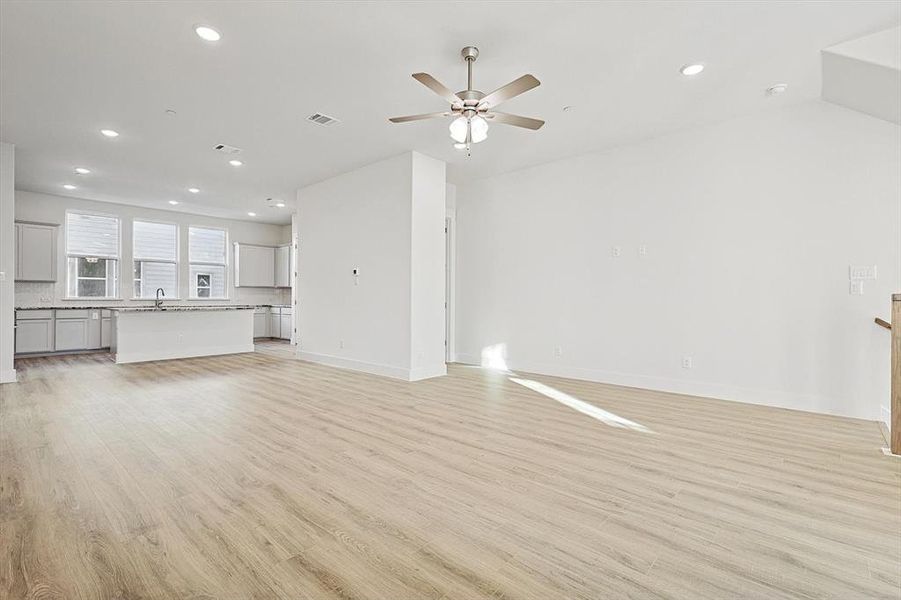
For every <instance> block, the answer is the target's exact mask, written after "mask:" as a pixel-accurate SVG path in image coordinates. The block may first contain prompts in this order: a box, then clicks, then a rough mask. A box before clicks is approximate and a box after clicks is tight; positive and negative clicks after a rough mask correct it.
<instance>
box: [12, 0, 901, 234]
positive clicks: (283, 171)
mask: <svg viewBox="0 0 901 600" xmlns="http://www.w3.org/2000/svg"><path fill="white" fill-rule="evenodd" d="M899 22H901V3H898V2H864V1H859V0H855V1H851V2H839V1H831V2H792V3H788V2H777V1H772V2H766V3H764V2H734V3H730V2H719V3H715V2H705V3H689V2H658V3H654V2H644V3H630V2H597V3H587V2H584V3H567V2H522V3H515V2H491V3H489V2H479V3H452V2H424V1H423V2H371V3H350V2H343V3H338V2H316V3H289V2H238V1H231V2H175V1H172V2H145V3H138V2H108V3H105V2H79V1H70V2H32V1H24V2H20V1H10V0H4V1H3V2H2V3H0V138H2V139H3V141H6V142H11V143H14V144H16V146H17V154H16V163H17V164H16V185H17V187H18V188H20V189H27V190H32V191H39V192H47V193H53V194H61V195H72V196H79V197H85V198H91V199H97V200H109V201H117V202H124V203H129V204H136V205H142V206H152V207H157V208H171V207H170V206H169V205H168V204H167V203H166V202H167V201H168V200H170V199H175V200H179V201H181V202H182V204H180V205H179V206H178V207H176V210H185V211H188V212H197V213H203V214H211V215H217V216H227V217H235V218H245V219H246V218H248V217H247V216H246V212H247V211H248V210H255V211H256V212H257V213H259V215H260V216H259V217H258V218H259V220H263V221H267V222H282V223H283V222H287V221H288V220H289V219H288V216H287V213H288V211H289V210H290V208H289V209H286V210H282V211H279V210H277V209H270V208H267V207H266V206H265V205H264V199H265V198H267V197H276V198H281V199H285V200H286V201H288V202H289V203H290V202H292V201H293V198H294V190H296V189H297V188H298V187H302V186H305V185H308V184H310V183H313V182H316V181H319V180H322V179H325V178H327V177H330V176H333V175H336V174H338V173H342V172H345V171H348V170H350V169H353V168H355V167H358V166H362V165H364V164H367V163H370V162H373V161H375V160H378V159H381V158H385V157H388V156H392V155H394V154H398V153H401V152H403V151H406V150H410V149H413V150H418V151H420V152H423V153H425V154H428V155H430V156H434V157H436V158H440V159H442V160H445V161H447V162H448V177H449V179H450V180H451V181H455V182H462V181H465V180H468V179H472V178H478V177H483V176H487V175H491V174H495V173H500V172H505V171H510V170H513V169H517V168H522V167H525V166H529V165H533V164H538V163H542V162H547V161H550V160H555V159H559V158H562V157H565V156H571V155H574V154H579V153H582V152H585V151H590V150H601V149H604V148H609V147H612V146H616V145H621V144H624V143H629V142H633V141H637V140H641V139H645V138H648V137H651V136H655V135H660V134H662V133H665V132H668V131H673V130H676V129H681V128H685V127H691V126H696V125H699V124H702V123H709V122H715V121H720V120H723V119H727V118H730V117H733V116H736V115H740V114H744V113H750V112H754V111H757V110H763V109H765V108H768V107H772V106H776V105H780V104H785V103H792V102H800V101H804V100H808V99H811V98H816V97H818V96H819V94H820V62H819V51H820V50H821V49H823V48H826V47H828V46H831V45H834V44H837V43H840V42H843V41H846V40H850V39H854V38H856V37H859V36H861V35H864V34H868V33H871V32H875V31H879V30H883V29H887V28H890V27H893V26H895V25H897V24H898V23H899ZM197 23H205V24H209V25H211V26H213V27H215V28H217V29H218V30H219V31H220V32H221V33H222V35H223V38H222V40H221V41H220V42H219V43H217V44H210V43H206V42H203V41H201V40H200V39H199V38H197V37H196V35H195V34H194V32H193V25H194V24H197ZM469 44H474V45H476V46H478V47H479V49H480V50H481V56H480V58H479V60H478V62H477V63H476V65H475V76H474V79H475V82H474V83H475V87H476V88H478V89H481V90H482V91H484V92H488V91H491V90H492V89H494V88H496V87H499V86H500V85H503V84H505V83H507V82H508V81H510V80H512V79H514V78H516V77H518V76H520V75H522V74H524V73H532V74H534V75H535V76H536V77H538V79H540V80H541V82H542V85H541V86H540V87H539V88H537V89H535V90H532V91H530V92H527V93H526V94H524V95H523V96H520V97H518V98H516V99H514V100H511V101H510V102H509V103H507V104H505V105H504V106H503V109H502V110H505V111H508V112H513V113H518V114H523V115H526V116H536V117H541V118H544V119H546V121H547V125H546V126H545V127H544V128H543V129H542V130H540V131H537V132H532V131H527V130H522V129H517V128H512V127H505V126H501V125H495V126H492V128H491V131H490V132H489V138H488V140H487V141H486V142H484V143H482V144H479V145H477V146H475V147H474V148H473V156H472V158H470V159H467V158H465V156H464V155H462V154H461V153H459V152H458V151H455V150H454V149H453V148H452V147H451V141H450V139H449V137H448V134H447V129H446V127H447V123H445V122H441V121H434V122H419V123H409V124H403V125H392V124H390V123H388V121H387V118H388V117H390V116H396V115H404V114H413V113H419V112H433V111H439V110H444V109H445V108H446V105H445V104H444V102H443V101H442V100H441V99H440V98H439V97H438V96H435V95H433V94H432V93H431V92H429V91H428V90H427V89H426V88H425V87H423V86H422V85H420V84H419V83H417V82H416V81H415V80H413V79H412V78H411V77H410V74H411V73H414V72H417V71H426V72H428V73H431V74H432V75H434V76H435V77H437V78H438V79H439V80H441V81H443V82H444V83H446V84H447V85H448V86H449V87H450V88H452V89H454V90H459V89H463V88H464V87H465V66H464V64H463V62H462V61H461V60H460V58H459V51H460V48H461V47H463V46H464V45H469ZM695 61H702V62H704V63H705V64H706V65H707V69H706V70H705V71H704V73H703V74H702V75H700V76H698V77H696V78H694V79H687V78H685V77H683V76H681V75H680V74H679V67H680V66H681V65H683V64H685V63H689V62H695ZM776 82H786V83H789V84H790V86H791V87H790V88H789V91H788V92H787V93H786V94H784V95H782V96H778V97H766V96H765V95H764V93H763V91H764V89H765V88H766V87H768V86H770V85H772V84H773V83H776ZM567 105H572V106H573V107H574V108H573V110H571V111H569V112H566V113H564V112H563V111H562V108H563V107H564V106H567ZM167 109H174V110H175V111H177V115H175V116H168V115H167V114H166V112H165V111H166V110H167ZM317 111H319V112H323V113H326V114H328V115H331V116H334V117H337V118H339V119H341V120H342V121H343V122H342V124H341V125H339V126H334V127H329V128H323V127H319V126H316V125H313V124H311V123H308V122H307V121H306V117H307V116H308V115H310V114H312V113H314V112H317ZM102 127H109V128H113V129H116V130H118V131H120V132H121V134H122V135H121V136H120V137H119V138H117V139H115V140H108V139H106V138H103V137H101V136H100V135H99V134H98V130H99V129H100V128H102ZM220 142H222V143H226V144H231V145H234V146H238V147H240V148H242V149H243V151H244V152H243V154H242V157H241V158H242V159H243V160H245V162H246V165H245V166H244V167H240V168H234V167H230V166H229V165H227V164H226V160H227V157H225V156H223V155H220V154H218V153H216V152H214V151H213V150H212V147H213V145H215V144H217V143H220ZM737 143H740V141H737ZM75 166H85V167H88V168H91V169H93V173H92V174H91V175H89V176H83V177H76V176H75V175H73V174H72V169H73V168H74V167H75ZM67 182H72V183H75V184H77V185H78V186H79V189H78V190H76V191H73V192H67V191H66V190H64V189H62V187H61V186H62V184H64V183H67ZM190 186H197V187H199V188H201V189H202V192H201V193H200V194H197V195H191V194H188V193H187V192H186V188H188V187H190Z"/></svg>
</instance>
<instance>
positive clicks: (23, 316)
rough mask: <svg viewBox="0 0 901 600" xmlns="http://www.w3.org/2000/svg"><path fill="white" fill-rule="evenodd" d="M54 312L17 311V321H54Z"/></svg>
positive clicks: (50, 310) (49, 310)
mask: <svg viewBox="0 0 901 600" xmlns="http://www.w3.org/2000/svg"><path fill="white" fill-rule="evenodd" d="M52 318H53V310H52V309H47V310H17V311H16V321H26V320H30V319H52Z"/></svg>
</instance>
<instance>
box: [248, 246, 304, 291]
mask: <svg viewBox="0 0 901 600" xmlns="http://www.w3.org/2000/svg"><path fill="white" fill-rule="evenodd" d="M235 287H291V246H290V245H283V246H278V247H273V246H257V245H254V244H242V243H240V242H235Z"/></svg>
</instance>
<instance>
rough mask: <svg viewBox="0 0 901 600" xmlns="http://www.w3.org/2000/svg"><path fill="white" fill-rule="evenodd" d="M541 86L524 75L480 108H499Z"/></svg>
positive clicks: (497, 92)
mask: <svg viewBox="0 0 901 600" xmlns="http://www.w3.org/2000/svg"><path fill="white" fill-rule="evenodd" d="M414 77H415V75H414ZM539 85H541V82H540V81H538V80H537V79H535V77H534V76H532V75H523V76H522V77H520V78H519V79H516V80H514V81H511V82H510V83H508V84H507V85H505V86H503V87H500V88H498V89H496V90H494V91H493V92H491V93H490V94H488V95H487V96H485V97H484V98H482V99H481V100H479V107H480V108H481V107H483V106H487V107H488V108H491V107H494V106H497V105H498V104H500V103H501V102H506V101H507V100H509V99H510V98H515V97H516V96H519V95H520V94H522V93H523V92H528V91H529V90H531V89H532V88H535V87H538V86H539Z"/></svg>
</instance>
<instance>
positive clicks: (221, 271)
mask: <svg viewBox="0 0 901 600" xmlns="http://www.w3.org/2000/svg"><path fill="white" fill-rule="evenodd" d="M226 235H227V234H226V232H225V230H224V229H208V228H205V227H189V228H188V262H189V263H190V265H189V269H188V271H189V279H188V281H189V282H190V285H191V298H225V289H226V288H225V280H226V267H227V266H228V265H227V253H226V246H227V241H226Z"/></svg>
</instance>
